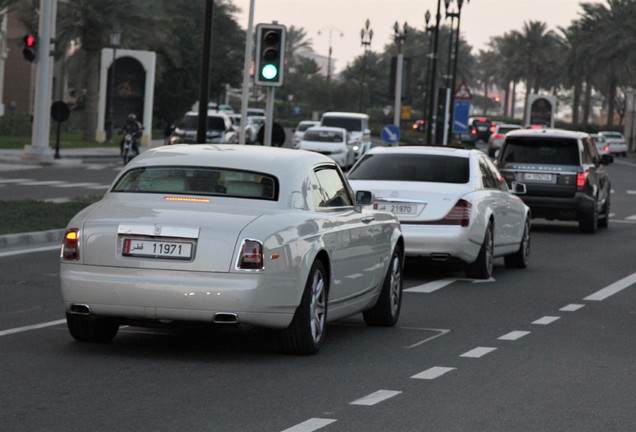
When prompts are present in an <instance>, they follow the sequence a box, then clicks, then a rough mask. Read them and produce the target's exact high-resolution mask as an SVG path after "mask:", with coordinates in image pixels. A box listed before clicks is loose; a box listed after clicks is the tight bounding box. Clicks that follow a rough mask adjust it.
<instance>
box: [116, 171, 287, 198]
mask: <svg viewBox="0 0 636 432" xmlns="http://www.w3.org/2000/svg"><path fill="white" fill-rule="evenodd" d="M111 192H129V193H161V194H176V195H216V196H226V197H237V198H250V199H261V200H272V201H276V200H277V199H278V180H277V179H276V178H275V177H272V176H270V175H267V174H263V173H257V172H252V171H239V170H229V169H225V168H208V167H175V166H158V167H145V168H134V169H131V170H129V171H128V172H126V173H125V174H124V175H123V176H122V177H121V178H120V179H119V181H117V183H116V184H115V186H113V189H112V190H111Z"/></svg>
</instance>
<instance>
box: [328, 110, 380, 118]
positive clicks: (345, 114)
mask: <svg viewBox="0 0 636 432" xmlns="http://www.w3.org/2000/svg"><path fill="white" fill-rule="evenodd" d="M322 116H323V117H350V118H364V119H366V118H369V116H368V115H367V114H362V113H354V112H341V111H328V112H326V113H323V115H322Z"/></svg>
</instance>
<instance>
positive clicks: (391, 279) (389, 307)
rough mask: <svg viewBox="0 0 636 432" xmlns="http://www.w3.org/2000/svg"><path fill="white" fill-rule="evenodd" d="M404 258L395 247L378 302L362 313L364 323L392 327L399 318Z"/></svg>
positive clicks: (397, 247)
mask: <svg viewBox="0 0 636 432" xmlns="http://www.w3.org/2000/svg"><path fill="white" fill-rule="evenodd" d="M403 269H404V256H403V254H402V249H400V247H399V246H396V247H395V250H394V251H393V255H391V261H390V262H389V269H388V270H387V272H386V276H385V277H384V283H383V284H382V291H381V292H380V297H378V301H377V303H376V304H375V306H373V307H372V308H371V309H369V310H367V311H364V312H363V313H362V316H363V318H364V322H365V323H366V324H367V325H371V326H387V327H390V326H394V325H395V323H397V321H398V318H399V317H400V309H401V307H402V270H403Z"/></svg>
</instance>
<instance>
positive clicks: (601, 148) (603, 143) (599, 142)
mask: <svg viewBox="0 0 636 432" xmlns="http://www.w3.org/2000/svg"><path fill="white" fill-rule="evenodd" d="M590 136H591V137H592V139H593V140H594V145H595V146H596V151H597V152H598V154H599V155H601V156H603V155H610V158H611V160H612V161H614V157H613V156H611V153H610V147H609V144H608V143H607V140H606V139H605V137H604V136H603V135H599V134H592V135H590Z"/></svg>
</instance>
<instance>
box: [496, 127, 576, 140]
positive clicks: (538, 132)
mask: <svg viewBox="0 0 636 432" xmlns="http://www.w3.org/2000/svg"><path fill="white" fill-rule="evenodd" d="M541 136H544V137H553V138H573V139H582V138H585V137H586V136H589V134H588V133H586V132H578V131H570V130H565V129H551V128H546V129H527V128H524V129H518V130H514V131H510V132H508V133H507V134H506V137H541Z"/></svg>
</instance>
